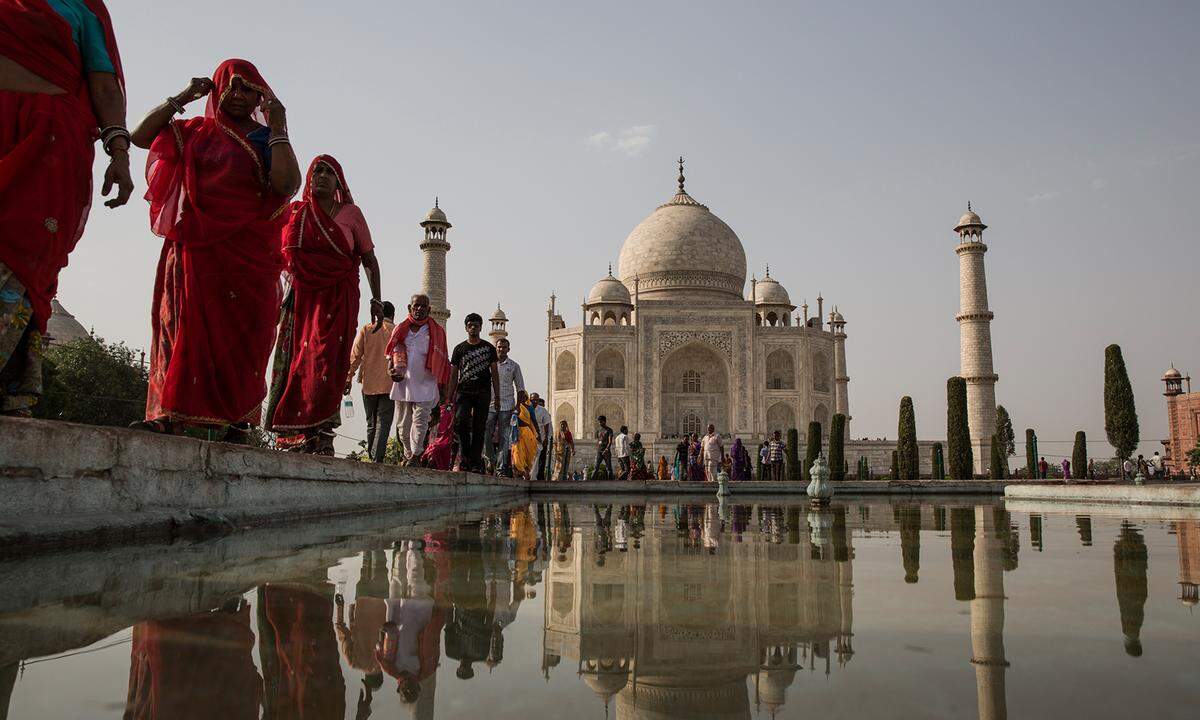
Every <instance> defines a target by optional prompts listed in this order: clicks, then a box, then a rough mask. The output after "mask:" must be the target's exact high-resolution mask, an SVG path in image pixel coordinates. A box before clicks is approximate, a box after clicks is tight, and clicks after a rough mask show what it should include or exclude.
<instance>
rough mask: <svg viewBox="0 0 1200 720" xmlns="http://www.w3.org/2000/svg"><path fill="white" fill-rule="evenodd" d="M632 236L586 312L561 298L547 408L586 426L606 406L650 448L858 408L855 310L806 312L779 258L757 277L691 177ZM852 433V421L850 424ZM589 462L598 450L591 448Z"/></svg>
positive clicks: (795, 424) (614, 420)
mask: <svg viewBox="0 0 1200 720" xmlns="http://www.w3.org/2000/svg"><path fill="white" fill-rule="evenodd" d="M678 184H679V187H678V191H677V192H676V193H675V196H674V197H672V198H671V199H670V200H668V201H667V202H666V203H664V204H662V205H660V206H658V208H656V209H655V210H654V211H653V212H652V213H650V215H649V216H648V217H647V218H646V219H645V220H643V221H642V222H641V223H639V224H638V225H637V227H635V228H634V229H633V231H632V232H630V233H629V236H628V237H627V238H625V244H624V245H622V247H621V252H620V258H619V264H618V266H617V272H616V275H614V274H613V271H612V268H611V266H610V268H609V271H608V274H607V275H606V276H604V277H602V278H600V280H599V282H597V283H596V284H595V286H593V287H592V289H591V292H589V293H588V295H587V299H586V300H585V301H584V303H583V305H582V311H583V312H582V321H581V324H580V325H577V326H575V327H567V326H566V323H565V322H564V321H563V319H562V316H561V315H559V314H558V313H557V312H556V311H555V308H554V306H553V301H552V305H551V313H550V315H551V317H550V327H549V337H548V343H549V355H550V357H549V362H550V386H551V387H550V398H549V408H550V410H551V412H552V413H553V415H554V420H555V427H557V425H558V421H560V420H566V421H567V423H568V425H569V426H570V427H571V429H572V431H573V432H574V433H575V434H576V437H578V438H588V437H591V436H592V433H593V432H594V430H595V427H596V418H597V416H600V415H604V416H606V417H607V418H608V424H609V425H610V426H611V427H614V428H619V427H620V426H621V425H628V426H629V428H630V431H631V432H633V431H637V432H640V433H641V434H642V441H643V442H644V443H645V444H646V446H647V449H648V451H649V452H648V454H649V455H650V456H657V455H662V454H667V453H669V452H670V451H671V450H672V449H673V447H674V445H675V444H676V443H677V442H678V438H679V437H680V436H681V435H683V434H685V433H700V434H703V433H704V431H705V429H706V427H707V425H708V424H709V423H712V424H714V425H716V427H717V430H718V432H720V433H721V434H723V435H726V436H733V437H741V438H743V440H746V441H749V440H753V441H754V442H755V444H757V442H758V441H759V440H761V439H762V437H763V436H764V435H766V434H768V433H770V432H772V431H774V430H781V431H784V432H785V433H786V431H787V430H788V429H789V428H797V429H799V431H800V433H801V436H803V434H804V433H805V431H806V430H807V427H808V423H809V421H811V420H816V421H817V422H819V423H821V427H822V429H823V432H822V434H823V435H825V434H827V431H828V427H829V420H830V418H831V417H832V416H833V414H834V413H842V414H844V415H846V416H847V420H848V419H849V416H850V408H849V398H848V395H847V384H848V383H849V381H850V378H849V377H848V376H847V374H846V333H845V324H846V321H845V319H844V318H843V317H842V315H841V314H840V313H839V312H837V310H836V309H835V310H832V311H831V312H830V313H829V315H828V317H826V316H825V314H824V300H823V298H820V297H818V299H817V312H816V314H814V315H811V316H810V315H809V311H808V306H807V304H805V305H804V306H803V310H802V312H801V313H799V314H796V312H795V311H796V306H795V304H793V303H792V300H791V296H790V295H789V293H788V291H787V290H786V289H785V288H784V286H783V284H782V283H780V282H779V280H777V279H776V278H775V277H772V275H771V272H770V268H767V272H766V274H765V275H764V277H762V278H761V279H756V278H751V279H750V282H749V284H748V285H747V282H746V252H745V249H744V248H743V246H742V241H741V240H740V239H739V238H738V236H737V233H735V232H734V231H733V229H732V228H731V227H729V226H728V225H726V224H725V222H724V221H722V220H721V218H719V217H717V215H715V214H714V213H713V212H712V211H711V210H709V208H708V206H706V205H703V204H701V203H700V202H699V201H697V200H696V199H695V198H693V197H692V196H691V195H690V194H688V192H687V191H686V190H685V189H684V175H683V160H682V158H681V159H680V162H679V178H678ZM847 438H849V429H847ZM582 455H583V456H582V457H580V460H581V461H589V460H590V458H588V457H587V456H588V455H589V453H586V452H585V453H583V454H582Z"/></svg>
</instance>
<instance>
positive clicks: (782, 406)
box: [767, 402, 796, 435]
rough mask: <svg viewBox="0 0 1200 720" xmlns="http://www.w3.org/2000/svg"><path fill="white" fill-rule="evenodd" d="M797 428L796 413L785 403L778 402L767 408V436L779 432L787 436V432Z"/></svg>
mask: <svg viewBox="0 0 1200 720" xmlns="http://www.w3.org/2000/svg"><path fill="white" fill-rule="evenodd" d="M794 427H796V411H795V410H794V409H793V408H792V406H791V405H790V404H788V403H785V402H777V403H775V404H774V405H772V406H771V407H769V408H767V434H768V435H769V434H771V433H773V432H775V431H776V430H778V431H779V432H781V433H783V434H784V435H787V431H788V430H790V429H792V428H794Z"/></svg>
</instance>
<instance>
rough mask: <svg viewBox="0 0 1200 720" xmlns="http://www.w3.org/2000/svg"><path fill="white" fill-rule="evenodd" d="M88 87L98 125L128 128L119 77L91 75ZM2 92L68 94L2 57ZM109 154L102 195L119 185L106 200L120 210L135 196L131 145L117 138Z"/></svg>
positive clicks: (0, 63) (88, 77)
mask: <svg viewBox="0 0 1200 720" xmlns="http://www.w3.org/2000/svg"><path fill="white" fill-rule="evenodd" d="M87 85H88V94H89V95H90V96H91V101H92V112H93V113H95V115H96V122H97V123H99V125H100V127H102V128H106V127H112V126H114V125H117V126H120V127H125V93H124V91H122V89H121V83H120V82H118V81H117V76H116V75H114V74H112V73H107V72H90V73H87ZM0 90H11V91H13V92H23V93H45V94H47V95H62V94H64V93H65V92H66V91H65V90H63V89H62V88H60V87H58V86H57V85H54V84H53V83H50V82H49V81H47V80H44V79H43V78H41V77H40V76H38V75H35V74H34V73H33V72H31V71H30V70H28V69H26V68H25V67H24V66H23V65H20V64H19V63H17V62H16V61H14V60H10V59H9V58H7V57H4V56H3V55H0ZM109 152H111V153H112V155H111V156H110V157H109V160H108V167H107V168H105V170H104V185H103V186H102V187H101V189H100V194H101V195H103V196H104V197H108V194H109V193H110V192H112V189H113V186H116V188H117V195H116V197H114V198H112V199H111V200H107V201H105V203H104V206H105V207H107V208H118V207H121V206H122V205H124V204H125V203H126V202H128V201H129V196H130V195H131V194H132V193H133V178H132V177H131V176H130V174H129V143H128V142H126V141H125V138H117V139H115V140H113V141H112V143H111V144H110V145H109Z"/></svg>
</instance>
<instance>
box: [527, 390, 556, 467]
mask: <svg viewBox="0 0 1200 720" xmlns="http://www.w3.org/2000/svg"><path fill="white" fill-rule="evenodd" d="M529 404H530V405H532V406H533V421H534V422H535V423H537V432H538V454H537V459H538V460H537V469H536V470H535V471H534V472H533V477H535V478H537V479H538V480H545V479H546V463H547V461H548V460H549V457H548V456H549V454H550V442H551V440H552V439H553V430H554V428H552V427H551V425H552V424H553V423H554V420H553V419H552V418H551V417H550V411H549V410H547V409H546V401H545V400H543V399H542V398H541V396H539V395H538V394H537V393H530V394H529Z"/></svg>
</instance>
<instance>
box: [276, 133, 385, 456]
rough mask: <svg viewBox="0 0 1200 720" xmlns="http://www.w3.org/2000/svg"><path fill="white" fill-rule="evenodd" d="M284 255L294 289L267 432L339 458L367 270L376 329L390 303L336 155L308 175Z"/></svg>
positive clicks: (287, 302) (323, 158)
mask: <svg viewBox="0 0 1200 720" xmlns="http://www.w3.org/2000/svg"><path fill="white" fill-rule="evenodd" d="M283 254H284V258H285V260H286V263H287V272H288V274H289V275H290V276H291V281H292V287H291V290H290V291H289V292H288V294H287V297H286V298H284V301H283V312H282V313H281V317H280V322H279V339H278V341H277V342H276V345H275V362H274V364H273V365H272V370H271V391H270V394H269V395H268V400H267V415H266V420H265V421H264V423H263V426H264V428H266V429H267V430H270V431H273V432H276V433H279V438H278V441H277V442H278V444H279V445H280V446H281V447H285V448H288V449H297V450H304V451H306V452H316V453H318V454H321V455H332V454H333V437H334V428H336V427H337V426H339V425H341V424H342V420H341V412H340V411H341V405H342V393H343V390H344V385H345V383H343V382H342V379H343V378H345V377H346V376H347V375H348V373H349V371H350V345H351V343H353V342H354V336H355V334H356V332H357V329H358V300H359V295H358V266H359V265H360V264H361V265H362V266H363V267H364V268H365V269H366V271H367V279H368V280H369V282H370V284H371V317H372V319H377V324H376V328H378V327H379V324H381V323H382V320H383V303H382V302H381V301H380V299H379V263H378V262H377V261H376V260H375V246H374V245H373V244H372V243H371V231H370V230H368V229H367V221H366V219H365V218H364V217H363V214H362V211H361V210H359V209H358V206H357V205H355V204H354V197H353V196H352V195H351V194H350V185H349V184H348V183H347V182H346V175H345V173H344V172H342V166H341V164H339V163H338V161H337V160H335V159H334V158H333V157H332V156H330V155H318V156H317V157H316V158H315V159H313V161H312V164H311V165H309V167H308V180H307V182H306V183H305V186H304V199H303V200H302V201H300V202H295V203H292V208H291V214H290V217H289V219H288V224H287V227H286V228H285V229H284V231H283Z"/></svg>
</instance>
